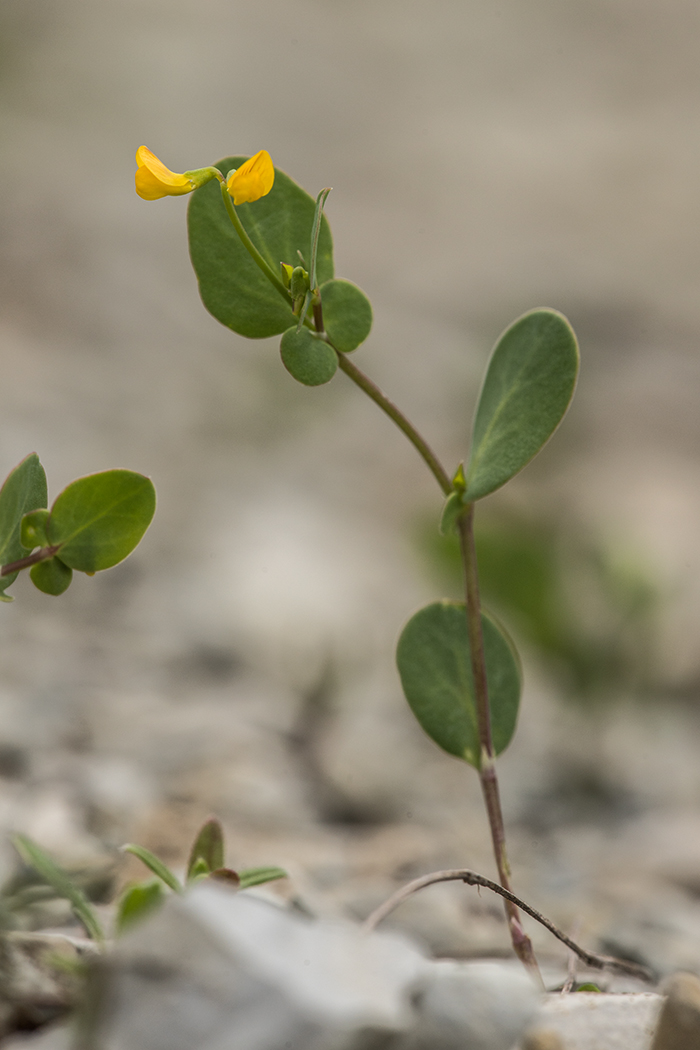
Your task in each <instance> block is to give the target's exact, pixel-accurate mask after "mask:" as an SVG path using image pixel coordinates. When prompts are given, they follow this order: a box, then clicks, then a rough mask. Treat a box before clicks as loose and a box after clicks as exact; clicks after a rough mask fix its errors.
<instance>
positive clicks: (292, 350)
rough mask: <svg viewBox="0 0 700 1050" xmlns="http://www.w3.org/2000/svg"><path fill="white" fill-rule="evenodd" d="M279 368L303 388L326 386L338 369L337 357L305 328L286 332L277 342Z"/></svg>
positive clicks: (325, 344)
mask: <svg viewBox="0 0 700 1050" xmlns="http://www.w3.org/2000/svg"><path fill="white" fill-rule="evenodd" d="M280 355H281V357H282V364H283V365H284V367H285V368H286V369H287V371H288V372H289V374H290V375H291V376H293V377H294V379H296V380H297V382H298V383H303V384H304V386H321V385H322V384H323V383H328V382H329V381H330V380H331V379H332V378H333V376H334V375H335V373H336V370H337V368H338V355H337V354H336V352H335V350H334V349H333V347H332V346H329V344H328V343H326V342H324V341H323V339H319V337H318V336H317V335H313V334H312V333H311V332H310V331H309V329H308V328H302V329H301V330H300V331H297V329H296V327H294V328H288V329H287V331H286V332H285V333H284V335H283V336H282V339H281V342H280Z"/></svg>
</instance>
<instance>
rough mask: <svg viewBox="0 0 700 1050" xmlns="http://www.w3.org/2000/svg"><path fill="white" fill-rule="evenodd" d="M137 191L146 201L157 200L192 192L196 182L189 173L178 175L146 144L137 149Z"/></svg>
mask: <svg viewBox="0 0 700 1050" xmlns="http://www.w3.org/2000/svg"><path fill="white" fill-rule="evenodd" d="M136 163H137V164H138V166H139V169H138V171H137V172H136V192H137V193H138V195H139V197H143V199H144V200H145V201H157V200H158V198H159V197H179V196H180V194H181V193H191V192H192V190H194V189H196V184H195V183H194V182H193V181H192V179H190V178H188V177H187V175H177V174H176V173H175V172H174V171H171V170H170V168H166V166H165V164H163V162H162V161H160V160H158V158H157V157H156V155H155V153H151V151H150V149H148V148H147V147H146V146H139V148H138V149H137V150H136Z"/></svg>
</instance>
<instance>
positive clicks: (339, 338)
mask: <svg viewBox="0 0 700 1050" xmlns="http://www.w3.org/2000/svg"><path fill="white" fill-rule="evenodd" d="M320 291H321V306H322V308H323V324H324V327H325V329H326V331H327V332H328V337H329V339H330V341H331V342H332V343H333V346H335V347H337V349H338V350H340V351H341V352H342V353H346V354H347V353H349V352H350V351H351V350H355V349H357V347H358V346H359V345H360V343H364V341H365V339H366V338H367V336H368V335H369V333H370V330H371V328H372V305H371V303H370V301H369V299H368V298H367V296H366V295H365V294H364V292H362V291H360V289H359V288H358V287H357V285H356V284H353V283H352V281H346V280H343V279H340V278H337V279H335V280H333V281H326V283H325V284H323V285H322V286H321V289H320Z"/></svg>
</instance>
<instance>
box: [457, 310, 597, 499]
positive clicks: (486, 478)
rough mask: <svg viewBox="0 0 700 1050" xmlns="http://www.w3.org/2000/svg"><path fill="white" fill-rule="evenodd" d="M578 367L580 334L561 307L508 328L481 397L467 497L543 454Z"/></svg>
mask: <svg viewBox="0 0 700 1050" xmlns="http://www.w3.org/2000/svg"><path fill="white" fill-rule="evenodd" d="M578 367H579V352H578V344H577V342H576V336H575V335H574V332H573V329H572V328H571V326H570V324H569V322H568V321H567V320H566V318H565V317H563V316H562V314H560V313H557V312H556V311H555V310H532V311H531V312H530V313H527V314H524V315H523V316H522V317H520V318H519V319H518V320H517V321H515V322H514V323H513V324H512V325H511V326H510V328H507V329H506V330H505V332H504V333H503V335H502V336H501V338H500V339H499V340H498V343H497V344H496V348H495V349H494V351H493V354H492V355H491V360H490V361H489V365H488V368H487V370H486V376H485V378H484V382H483V385H482V388H481V394H480V395H479V403H478V405H477V409H476V415H475V418H474V431H473V435H472V448H471V456H470V459H469V466H468V468H467V491H466V499H467V500H469V501H470V502H471V501H473V500H477V499H481V498H482V496H488V494H489V493H490V492H494V491H495V490H496V489H497V488H500V486H501V485H504V484H505V482H506V481H508V480H509V479H510V478H512V477H513V476H514V475H515V474H517V473H518V471H520V470H522V469H523V467H524V466H526V464H527V463H529V462H530V460H531V459H532V458H533V456H535V455H536V454H537V453H538V452H539V450H540V449H541V448H542V446H543V445H544V444H545V442H546V441H547V440H548V439H549V438H550V437H551V435H552V434H553V433H554V431H555V430H556V428H557V426H558V425H559V423H560V422H561V419H562V417H563V415H564V413H565V412H566V410H567V408H568V407H569V404H570V402H571V398H572V397H573V394H574V388H575V386H576V378H577V376H578Z"/></svg>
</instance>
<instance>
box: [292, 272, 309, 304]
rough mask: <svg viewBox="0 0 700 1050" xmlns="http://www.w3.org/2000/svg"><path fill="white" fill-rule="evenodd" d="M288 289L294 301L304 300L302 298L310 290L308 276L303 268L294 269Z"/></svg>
mask: <svg viewBox="0 0 700 1050" xmlns="http://www.w3.org/2000/svg"><path fill="white" fill-rule="evenodd" d="M289 287H290V291H291V293H292V299H294V300H295V301H296V300H297V299H303V298H304V296H305V295H306V293H307V292H308V290H309V288H310V285H309V275H308V273H307V272H306V270H305V269H304V267H303V266H295V267H294V269H293V270H292V273H291V275H290V279H289Z"/></svg>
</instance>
